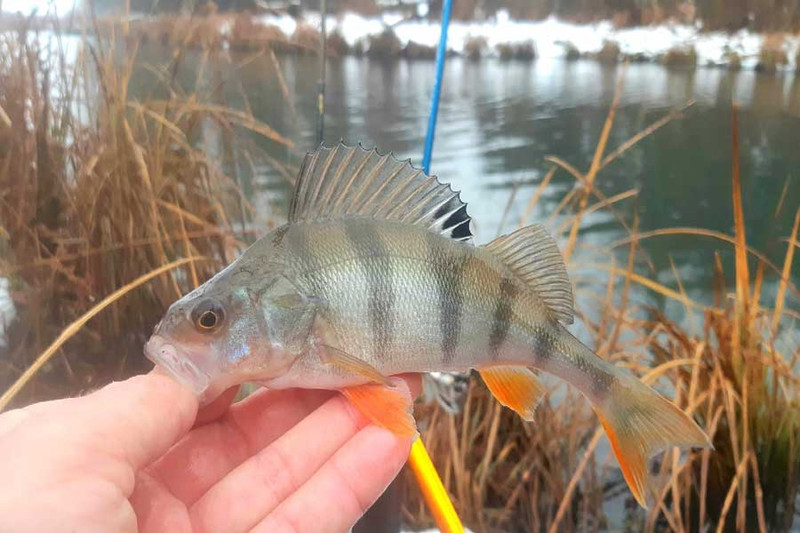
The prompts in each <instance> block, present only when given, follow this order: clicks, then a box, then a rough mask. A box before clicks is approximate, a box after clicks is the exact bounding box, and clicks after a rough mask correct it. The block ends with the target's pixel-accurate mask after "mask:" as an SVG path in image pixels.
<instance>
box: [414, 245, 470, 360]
mask: <svg viewBox="0 0 800 533" xmlns="http://www.w3.org/2000/svg"><path fill="white" fill-rule="evenodd" d="M425 239H426V245H427V254H428V262H429V264H430V265H431V269H432V270H433V275H434V278H435V281H436V294H437V296H438V299H439V332H440V334H441V348H442V362H443V363H450V362H452V361H453V359H455V356H456V350H457V349H458V342H459V340H460V338H461V323H462V315H463V312H464V309H463V305H464V291H463V288H464V283H463V275H464V267H466V265H467V263H468V262H469V260H470V253H469V252H470V250H465V252H464V253H462V254H459V255H457V256H453V255H451V254H448V253H446V252H445V250H444V247H443V246H442V242H441V240H442V237H441V236H439V235H437V234H435V233H433V232H430V233H429V234H428V235H426V237H425Z"/></svg>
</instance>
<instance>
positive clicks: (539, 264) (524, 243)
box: [486, 224, 575, 324]
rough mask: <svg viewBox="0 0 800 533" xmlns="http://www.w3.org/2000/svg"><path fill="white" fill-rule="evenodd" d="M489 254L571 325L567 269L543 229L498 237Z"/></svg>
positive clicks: (524, 229)
mask: <svg viewBox="0 0 800 533" xmlns="http://www.w3.org/2000/svg"><path fill="white" fill-rule="evenodd" d="M486 250H488V251H490V252H492V253H493V254H494V255H495V256H497V257H498V258H499V259H501V260H502V261H503V263H504V264H505V265H506V266H507V267H508V268H510V269H511V270H512V271H513V272H514V273H515V274H516V275H517V276H519V278H520V279H521V280H522V281H524V282H525V283H526V284H527V285H528V286H529V287H530V288H532V289H533V290H534V291H536V294H538V295H539V297H540V298H541V299H542V300H544V303H545V305H547V308H548V309H550V311H551V312H552V313H553V314H554V315H555V317H556V319H558V320H559V321H560V322H562V323H564V324H572V319H573V315H574V314H575V310H574V302H573V299H572V285H571V284H570V282H569V276H568V275H567V266H566V265H565V264H564V259H563V258H562V257H561V252H560V251H559V250H558V245H557V244H556V241H555V240H553V237H551V236H550V234H549V233H548V232H547V229H545V227H544V226H542V225H541V224H534V225H532V226H526V227H524V228H521V229H518V230H517V231H515V232H514V233H511V234H509V235H503V236H502V237H498V238H497V239H495V240H493V241H492V242H490V243H489V244H487V245H486Z"/></svg>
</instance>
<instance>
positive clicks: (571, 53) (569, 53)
mask: <svg viewBox="0 0 800 533" xmlns="http://www.w3.org/2000/svg"><path fill="white" fill-rule="evenodd" d="M564 50H565V52H566V55H565V57H566V59H567V61H577V60H578V59H580V58H581V52H580V50H578V47H577V46H575V45H574V44H572V43H567V44H566V45H564Z"/></svg>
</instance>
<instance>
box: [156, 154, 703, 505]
mask: <svg viewBox="0 0 800 533" xmlns="http://www.w3.org/2000/svg"><path fill="white" fill-rule="evenodd" d="M573 315H574V309H573V294H572V286H571V284H570V281H569V277H568V274H567V269H566V265H565V264H564V261H563V260H562V258H561V254H560V252H559V250H558V246H557V245H556V243H555V241H554V240H553V238H552V237H551V236H550V235H549V233H548V232H547V230H546V229H545V228H544V227H542V226H540V225H532V226H527V227H524V228H520V229H519V230H517V231H515V232H513V233H511V234H508V235H504V236H501V237H499V238H497V239H495V240H494V241H492V242H491V243H489V244H488V245H486V246H481V247H475V246H472V244H471V232H470V217H469V215H468V213H467V208H466V204H464V203H463V202H462V201H461V199H460V197H459V195H458V193H457V192H455V191H453V190H452V189H451V188H450V186H449V185H447V184H445V183H442V182H440V181H439V180H438V179H436V178H433V177H429V176H426V175H425V174H424V173H423V172H422V171H420V170H419V169H415V168H414V167H412V166H411V165H410V163H408V162H403V161H398V160H396V159H394V158H393V157H392V156H391V155H382V154H380V153H378V152H377V151H376V150H365V149H363V148H361V147H360V146H359V147H347V146H345V145H338V146H336V147H333V148H328V147H324V146H322V147H320V148H319V149H317V150H316V151H314V152H312V153H310V154H308V155H307V156H306V159H305V160H304V162H303V166H302V168H301V171H300V175H299V176H298V179H297V187H296V193H295V196H294V197H293V200H292V203H291V206H290V211H289V220H288V222H287V224H286V225H284V226H281V227H279V228H276V229H275V230H274V231H272V232H271V233H270V234H268V235H266V236H264V237H262V238H261V239H259V240H258V241H257V242H256V243H254V244H253V245H252V246H251V247H250V248H249V249H247V250H246V251H245V252H244V253H243V254H242V256H241V257H239V258H238V259H237V260H236V261H235V262H234V263H233V264H231V265H229V266H228V267H227V268H226V269H225V270H224V271H222V272H220V273H219V274H217V275H216V276H214V278H212V279H211V280H209V281H208V282H206V283H205V284H204V285H203V286H201V287H199V288H198V289H197V290H195V291H193V292H192V293H190V294H188V295H186V296H185V297H184V298H182V299H181V300H179V301H178V302H176V303H175V304H173V306H171V307H170V309H169V311H168V312H167V315H166V316H165V318H164V319H163V320H162V321H161V323H160V324H159V326H158V327H157V328H156V331H155V332H154V334H153V336H152V337H151V339H150V340H149V341H148V343H147V345H146V346H145V353H146V354H147V356H148V357H150V358H151V359H153V360H154V361H155V362H156V363H157V364H160V365H161V366H164V367H165V368H167V369H168V370H169V371H170V372H171V373H172V374H173V375H174V376H175V377H176V379H179V380H181V381H183V382H184V383H186V384H187V385H188V386H190V387H192V388H193V389H194V390H195V391H196V392H197V393H198V394H199V395H200V397H201V401H203V402H208V401H211V400H213V399H214V398H215V397H216V396H217V395H219V394H220V393H221V392H222V391H224V390H225V389H227V388H228V387H230V386H233V385H237V384H239V383H242V382H245V381H254V382H257V383H259V384H261V385H263V386H266V387H268V388H272V389H281V388H290V387H301V388H321V389H334V390H339V391H341V392H342V394H343V395H344V396H345V397H346V398H347V399H348V400H349V401H350V402H351V403H352V404H353V405H354V406H355V407H356V408H358V409H359V410H360V411H361V412H362V413H364V415H365V416H366V417H367V418H369V419H370V420H371V421H373V422H375V423H376V424H379V425H381V426H383V427H386V428H388V429H390V430H392V431H394V432H396V433H400V434H408V435H411V434H414V433H415V432H416V426H415V423H414V420H413V416H412V414H411V413H412V401H411V398H410V397H409V396H408V393H407V390H406V389H403V388H402V387H398V385H397V382H396V378H392V376H394V375H396V374H400V373H407V372H434V371H436V372H440V371H461V372H463V371H467V370H469V369H476V370H478V372H479V373H480V374H481V377H482V378H483V380H484V382H485V383H486V386H487V387H488V388H489V390H490V391H491V393H492V394H493V395H494V396H495V398H497V400H498V401H500V402H501V403H502V404H503V405H505V406H507V407H509V408H511V409H513V410H514V411H516V412H517V413H518V414H519V415H520V416H521V417H522V418H523V419H524V420H533V418H534V410H535V408H536V405H537V404H538V403H539V402H540V401H541V399H542V398H543V397H544V396H545V395H546V393H547V390H546V389H545V388H544V387H543V386H542V385H541V384H540V383H539V381H538V377H537V374H536V373H535V372H534V371H533V370H532V369H536V370H537V371H544V372H548V373H551V374H553V375H555V376H557V377H559V378H561V379H563V380H564V381H566V382H567V383H569V384H570V385H571V386H573V387H575V388H577V389H578V390H579V391H581V392H582V393H583V395H584V396H585V397H586V398H587V399H588V400H589V401H590V402H591V403H592V407H593V408H594V410H595V411H596V413H597V415H598V417H599V419H600V422H601V424H602V425H603V428H604V429H605V431H606V433H607V434H608V436H609V439H610V441H611V445H612V448H613V449H614V452H615V453H616V455H617V459H618V460H619V463H620V467H621V469H622V473H623V476H624V477H625V480H626V481H627V482H628V485H629V487H630V488H631V490H632V492H633V495H634V496H635V497H636V499H637V501H638V502H639V503H640V504H642V505H645V504H646V501H647V497H648V494H647V487H648V483H647V470H648V469H647V459H648V458H649V457H650V456H651V455H653V454H654V453H655V452H657V451H660V450H662V449H664V448H666V447H669V446H708V445H709V441H708V437H707V436H706V435H705V433H704V432H703V431H702V430H701V429H700V428H699V427H698V426H697V424H696V423H695V422H694V421H693V420H692V419H691V418H689V417H688V416H687V415H686V414H685V413H683V412H682V411H681V410H680V409H678V408H677V407H676V406H674V405H673V404H672V403H670V402H669V401H668V400H666V399H665V398H663V397H662V396H660V395H659V394H658V393H657V392H655V391H654V390H653V389H651V388H649V387H648V386H646V385H644V384H643V383H641V382H640V381H639V380H637V379H636V378H635V377H633V376H632V375H630V374H628V373H626V372H625V371H623V370H621V369H619V368H617V367H616V366H614V365H612V364H611V363H609V362H607V361H605V360H603V359H601V358H600V357H598V356H597V355H595V354H594V353H593V352H592V350H591V349H589V348H588V347H587V346H585V345H583V344H582V343H581V342H580V341H579V340H578V339H576V338H575V337H574V336H573V335H572V334H571V333H570V332H569V331H568V330H567V329H566V326H567V325H569V324H571V323H572V320H573Z"/></svg>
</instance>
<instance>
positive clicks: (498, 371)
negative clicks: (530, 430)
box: [479, 366, 547, 421]
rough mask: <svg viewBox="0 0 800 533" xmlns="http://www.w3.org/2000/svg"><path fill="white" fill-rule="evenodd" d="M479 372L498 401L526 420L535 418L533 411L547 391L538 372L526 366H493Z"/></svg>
mask: <svg viewBox="0 0 800 533" xmlns="http://www.w3.org/2000/svg"><path fill="white" fill-rule="evenodd" d="M479 372H480V374H481V377H482V378H483V381H484V382H485V383H486V386H487V387H488V388H489V390H490V391H491V393H492V394H493V395H494V397H495V398H496V399H497V401H498V402H500V403H501V404H503V405H505V406H506V407H508V408H509V409H513V410H514V411H516V412H517V414H519V416H521V417H522V418H523V419H524V420H527V421H531V420H533V412H534V410H535V409H536V406H537V405H538V404H539V402H540V401H541V399H542V397H543V396H544V395H545V393H546V392H547V390H546V389H545V388H544V387H543V386H542V384H541V383H539V380H538V379H537V377H536V374H534V373H533V372H531V371H530V370H529V369H527V368H525V367H524V366H493V367H488V368H483V369H481V370H480V371H479Z"/></svg>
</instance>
